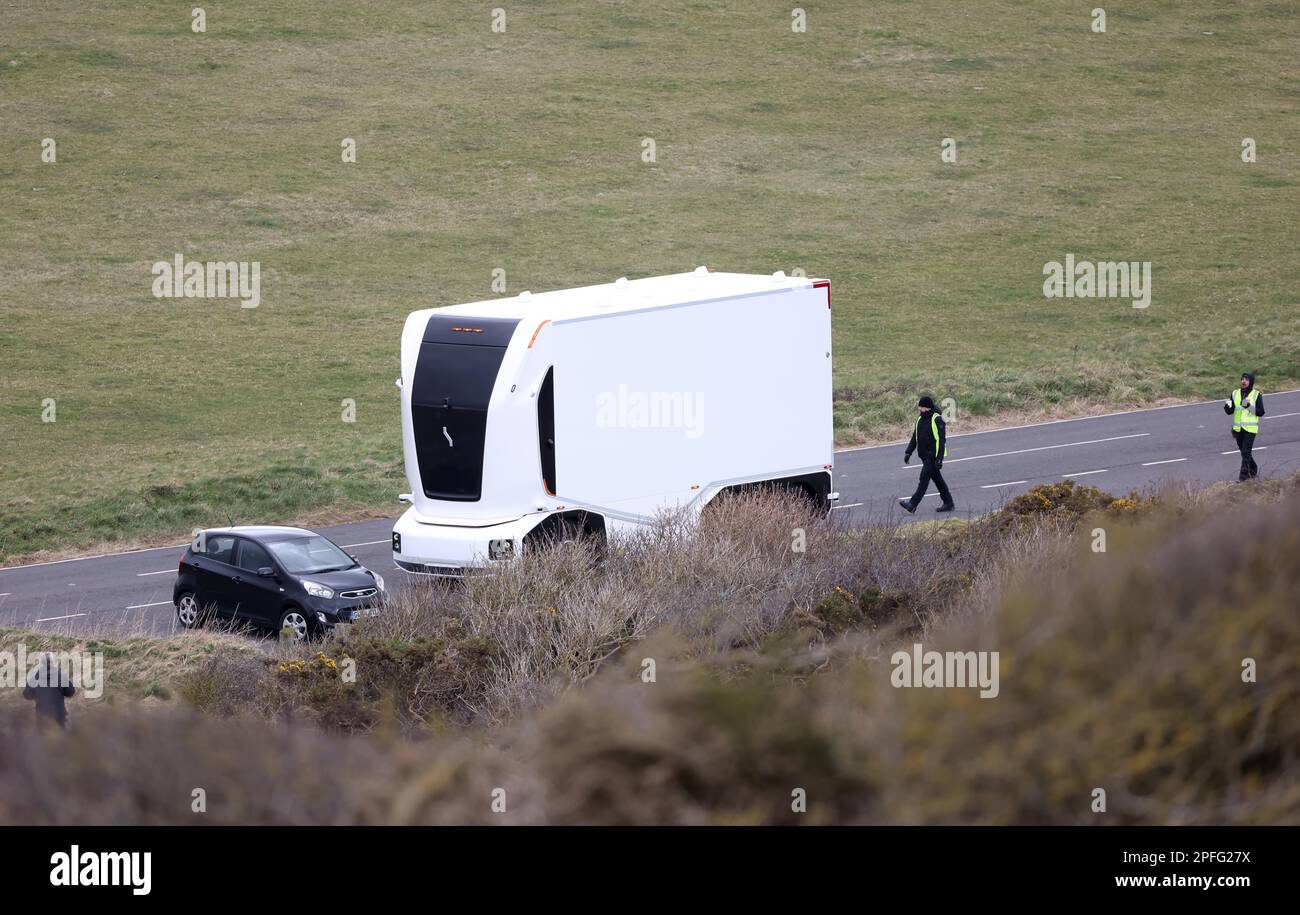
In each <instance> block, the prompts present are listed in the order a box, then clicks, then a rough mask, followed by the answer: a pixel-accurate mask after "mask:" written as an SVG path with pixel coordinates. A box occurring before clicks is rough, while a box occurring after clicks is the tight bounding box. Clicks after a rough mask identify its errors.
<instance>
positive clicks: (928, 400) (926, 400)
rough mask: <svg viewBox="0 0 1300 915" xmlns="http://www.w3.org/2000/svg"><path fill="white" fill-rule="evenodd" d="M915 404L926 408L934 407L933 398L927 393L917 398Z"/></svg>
mask: <svg viewBox="0 0 1300 915" xmlns="http://www.w3.org/2000/svg"><path fill="white" fill-rule="evenodd" d="M916 405H917V406H918V407H927V408H929V409H931V410H933V409H934V398H933V397H931V396H930V395H929V394H926V395H925V396H923V397H922V398H921V399H920V400H918V401H917V402H916Z"/></svg>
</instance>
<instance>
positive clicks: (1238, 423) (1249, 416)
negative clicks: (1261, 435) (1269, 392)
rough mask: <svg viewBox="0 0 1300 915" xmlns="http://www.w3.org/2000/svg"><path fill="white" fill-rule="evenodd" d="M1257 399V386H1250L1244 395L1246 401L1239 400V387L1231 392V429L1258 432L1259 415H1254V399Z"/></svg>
mask: <svg viewBox="0 0 1300 915" xmlns="http://www.w3.org/2000/svg"><path fill="white" fill-rule="evenodd" d="M1257 400H1259V388H1251V389H1250V393H1249V394H1247V395H1246V402H1245V403H1242V402H1241V388H1237V390H1235V391H1233V392H1232V405H1233V407H1235V408H1236V409H1235V410H1234V411H1233V413H1232V431H1233V432H1240V431H1241V430H1243V429H1245V430H1246V431H1247V432H1254V433H1258V432H1259V417H1258V416H1256V415H1255V401H1257Z"/></svg>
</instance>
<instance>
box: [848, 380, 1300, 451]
mask: <svg viewBox="0 0 1300 915" xmlns="http://www.w3.org/2000/svg"><path fill="white" fill-rule="evenodd" d="M1284 394H1300V388H1296V389H1295V390H1291V391H1273V392H1272V393H1271V395H1270V396H1272V397H1281V396H1282V395H1284ZM1222 403H1223V401H1222V400H1197V401H1193V402H1192V403H1171V404H1166V405H1165V406H1163V407H1144V408H1143V409H1141V410H1118V411H1116V412H1114V413H1098V414H1097V415H1096V416H1075V417H1072V418H1070V419H1049V420H1046V421H1044V422H1041V423H1025V424H1024V425H1023V426H1000V427H999V428H997V429H980V430H979V431H978V432H955V433H953V435H952V438H962V437H964V436H968V435H988V434H989V433H991V432H1016V431H1018V430H1020V429H1035V428H1037V427H1039V426H1057V425H1061V424H1063V423H1083V422H1087V421H1088V420H1090V419H1110V418H1111V417H1115V416H1133V415H1136V414H1138V413H1155V412H1158V411H1160V410H1179V409H1182V408H1184V407H1204V406H1207V405H1208V404H1222ZM1271 415H1273V414H1269V413H1265V414H1264V416H1263V418H1264V419H1268V417H1269V416H1271ZM1296 415H1297V414H1295V413H1279V414H1276V415H1275V416H1274V418H1275V419H1281V418H1282V417H1283V416H1296ZM906 444H907V439H905V438H901V439H898V440H896V441H892V442H885V443H884V444H881V445H862V446H860V447H857V448H840V449H838V450H837V451H836V452H835V453H836V454H847V453H848V452H850V451H873V450H875V449H876V448H893V447H894V446H895V445H906Z"/></svg>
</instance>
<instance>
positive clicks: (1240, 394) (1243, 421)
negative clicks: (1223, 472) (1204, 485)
mask: <svg viewBox="0 0 1300 915" xmlns="http://www.w3.org/2000/svg"><path fill="white" fill-rule="evenodd" d="M1223 412H1224V413H1228V414H1230V415H1231V416H1232V437H1233V438H1235V439H1236V440H1237V450H1238V451H1240V452H1241V473H1240V474H1239V475H1238V476H1237V481H1238V482H1241V483H1244V482H1245V481H1246V480H1253V479H1255V477H1257V476H1259V465H1258V464H1256V463H1255V459H1254V458H1253V457H1252V456H1251V454H1250V450H1251V449H1252V448H1254V447H1255V436H1256V435H1258V434H1259V418H1260V417H1261V416H1263V415H1264V395H1263V394H1261V393H1259V388H1257V387H1255V376H1254V375H1252V374H1251V373H1250V372H1245V373H1243V374H1242V376H1241V387H1239V388H1237V390H1235V391H1233V392H1232V396H1231V397H1229V398H1228V399H1227V400H1225V401H1224V402H1223Z"/></svg>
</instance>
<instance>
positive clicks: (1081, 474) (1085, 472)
mask: <svg viewBox="0 0 1300 915" xmlns="http://www.w3.org/2000/svg"><path fill="white" fill-rule="evenodd" d="M1107 469H1109V468H1107ZM1105 472H1106V470H1080V471H1078V472H1077V473H1063V474H1061V476H1063V477H1086V476H1090V475H1092V474H1094V473H1105Z"/></svg>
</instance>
